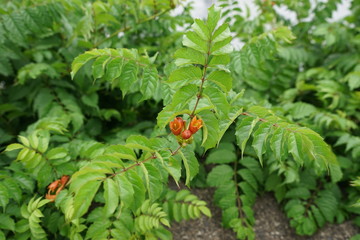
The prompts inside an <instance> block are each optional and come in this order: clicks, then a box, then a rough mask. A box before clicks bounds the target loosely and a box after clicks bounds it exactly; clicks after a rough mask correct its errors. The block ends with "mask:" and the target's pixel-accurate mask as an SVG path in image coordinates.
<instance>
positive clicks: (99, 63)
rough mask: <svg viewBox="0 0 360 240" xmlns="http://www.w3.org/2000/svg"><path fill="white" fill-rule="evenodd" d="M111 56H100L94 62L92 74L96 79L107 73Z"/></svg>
mask: <svg viewBox="0 0 360 240" xmlns="http://www.w3.org/2000/svg"><path fill="white" fill-rule="evenodd" d="M110 59H111V57H110V56H106V55H104V56H100V57H98V58H97V59H96V60H95V62H94V63H93V65H92V66H91V67H92V75H93V77H94V79H98V78H102V77H103V76H104V74H105V67H106V64H107V63H108V62H109V61H110Z"/></svg>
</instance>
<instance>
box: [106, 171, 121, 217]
mask: <svg viewBox="0 0 360 240" xmlns="http://www.w3.org/2000/svg"><path fill="white" fill-rule="evenodd" d="M119 196H120V194H119V185H118V183H117V182H115V181H114V180H112V179H111V178H107V179H106V180H105V181H104V199H105V206H104V212H105V216H107V217H109V216H111V215H112V214H113V213H114V212H115V210H116V208H117V207H118V205H119Z"/></svg>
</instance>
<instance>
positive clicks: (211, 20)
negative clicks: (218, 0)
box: [206, 5, 221, 33]
mask: <svg viewBox="0 0 360 240" xmlns="http://www.w3.org/2000/svg"><path fill="white" fill-rule="evenodd" d="M208 12H209V13H208V18H207V21H206V24H207V26H208V28H209V31H210V33H212V32H213V31H214V30H215V28H216V26H217V24H218V22H219V20H220V14H221V13H220V8H218V7H215V5H212V6H211V7H210V8H209V10H208Z"/></svg>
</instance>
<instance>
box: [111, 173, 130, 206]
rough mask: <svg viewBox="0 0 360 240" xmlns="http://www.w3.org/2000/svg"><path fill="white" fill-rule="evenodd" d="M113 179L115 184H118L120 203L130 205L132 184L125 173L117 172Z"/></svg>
mask: <svg viewBox="0 0 360 240" xmlns="http://www.w3.org/2000/svg"><path fill="white" fill-rule="evenodd" d="M115 180H116V181H117V185H118V186H119V194H120V201H121V204H122V205H124V206H126V207H129V206H131V205H132V203H133V201H134V189H133V185H132V184H131V182H130V181H129V179H128V178H127V176H126V175H125V174H118V175H117V176H116V177H115Z"/></svg>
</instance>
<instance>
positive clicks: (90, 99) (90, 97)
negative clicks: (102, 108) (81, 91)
mask: <svg viewBox="0 0 360 240" xmlns="http://www.w3.org/2000/svg"><path fill="white" fill-rule="evenodd" d="M81 101H82V102H83V103H85V104H86V105H88V106H89V107H93V108H95V109H98V108H99V106H98V104H99V95H98V94H97V93H91V94H86V95H83V96H82V97H81Z"/></svg>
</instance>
